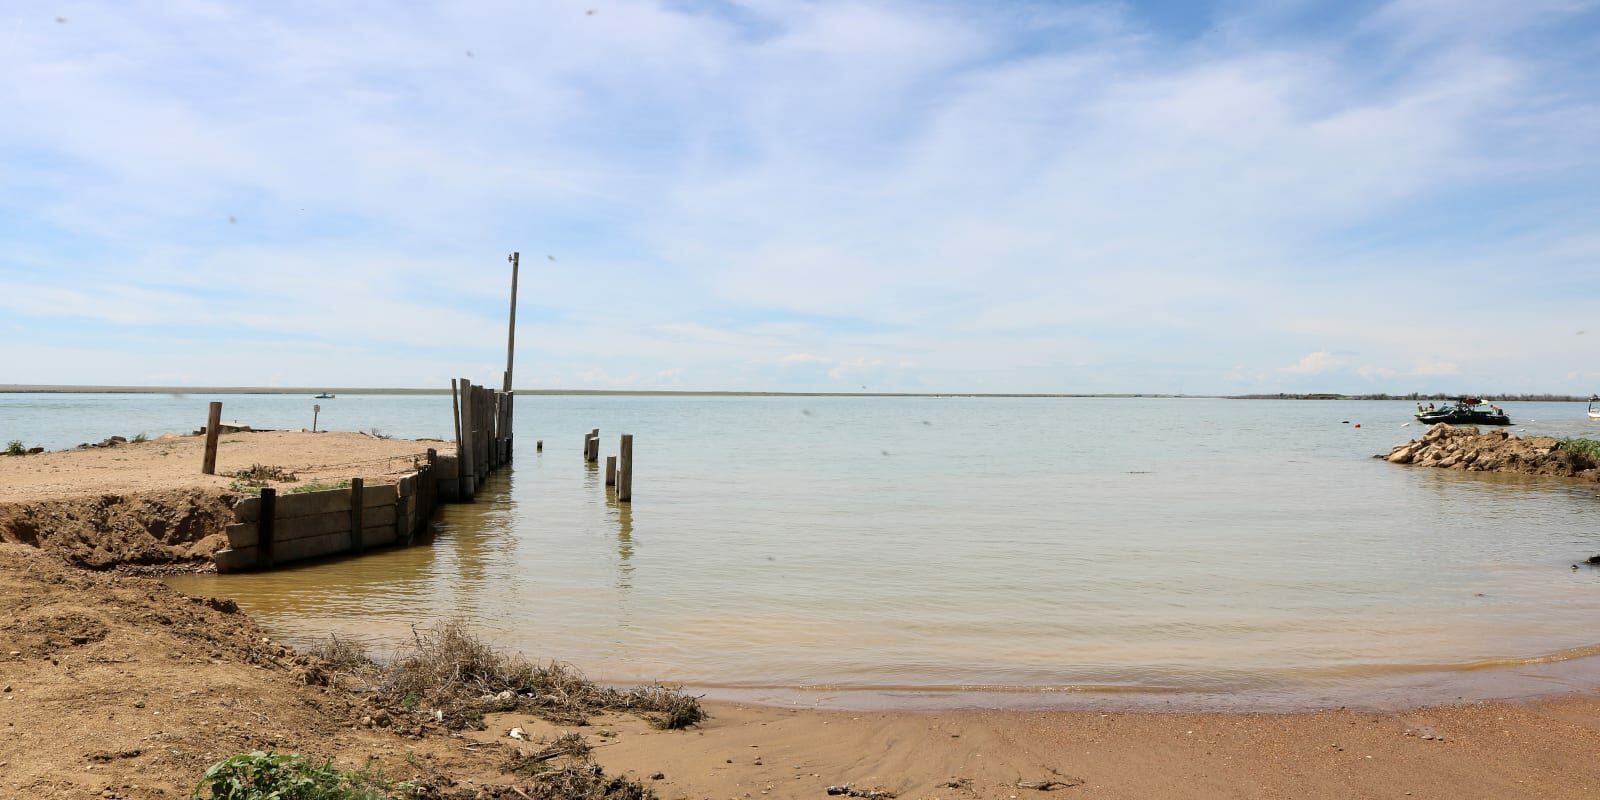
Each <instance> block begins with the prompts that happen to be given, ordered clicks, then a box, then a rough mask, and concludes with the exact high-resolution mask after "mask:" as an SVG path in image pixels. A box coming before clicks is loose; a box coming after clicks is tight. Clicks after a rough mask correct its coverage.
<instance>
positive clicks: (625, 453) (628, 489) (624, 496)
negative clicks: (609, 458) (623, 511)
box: [617, 433, 633, 503]
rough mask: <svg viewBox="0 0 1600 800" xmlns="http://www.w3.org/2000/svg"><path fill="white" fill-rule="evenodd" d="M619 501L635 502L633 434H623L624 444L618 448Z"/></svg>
mask: <svg viewBox="0 0 1600 800" xmlns="http://www.w3.org/2000/svg"><path fill="white" fill-rule="evenodd" d="M617 452H618V455H617V500H618V501H619V502H623V503H628V502H632V501H633V434H631V433H624V434H622V444H621V446H619V447H618V448H617Z"/></svg>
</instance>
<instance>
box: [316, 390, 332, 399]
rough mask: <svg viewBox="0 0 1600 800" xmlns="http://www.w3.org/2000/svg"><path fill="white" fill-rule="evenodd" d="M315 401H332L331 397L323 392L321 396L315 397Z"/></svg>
mask: <svg viewBox="0 0 1600 800" xmlns="http://www.w3.org/2000/svg"><path fill="white" fill-rule="evenodd" d="M316 399H318V400H332V399H333V395H331V394H328V393H327V392H323V393H322V394H319V395H317V398H316Z"/></svg>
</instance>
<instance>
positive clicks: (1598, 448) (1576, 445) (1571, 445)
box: [1561, 436, 1600, 463]
mask: <svg viewBox="0 0 1600 800" xmlns="http://www.w3.org/2000/svg"><path fill="white" fill-rule="evenodd" d="M1561 448H1562V449H1563V450H1567V451H1569V452H1571V453H1572V454H1574V455H1579V456H1583V457H1584V458H1587V459H1589V460H1590V461H1593V462H1597V463H1600V441H1596V440H1594V439H1586V438H1583V437H1581V436H1575V437H1571V438H1567V439H1562V440H1561Z"/></svg>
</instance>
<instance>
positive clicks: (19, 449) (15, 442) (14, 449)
mask: <svg viewBox="0 0 1600 800" xmlns="http://www.w3.org/2000/svg"><path fill="white" fill-rule="evenodd" d="M27 454H28V446H27V445H25V444H23V443H22V440H21V439H12V440H11V441H9V442H6V455H8V456H22V455H27Z"/></svg>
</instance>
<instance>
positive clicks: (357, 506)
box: [350, 478, 367, 553]
mask: <svg viewBox="0 0 1600 800" xmlns="http://www.w3.org/2000/svg"><path fill="white" fill-rule="evenodd" d="M366 488H367V483H366V481H365V480H363V479H361V478H351V479H350V550H351V551H353V552H356V553H359V552H361V551H362V550H365V549H367V548H366V542H365V541H364V539H363V537H362V533H363V531H365V530H366V527H367V526H366V524H365V522H364V521H363V520H362V518H361V517H362V511H363V510H364V509H363V508H362V506H363V505H365V504H364V503H363V502H362V500H361V498H363V497H365V496H366V495H365V494H364V490H365V489H366Z"/></svg>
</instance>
